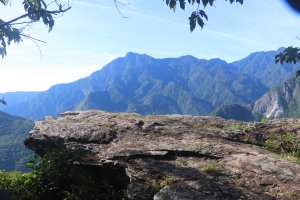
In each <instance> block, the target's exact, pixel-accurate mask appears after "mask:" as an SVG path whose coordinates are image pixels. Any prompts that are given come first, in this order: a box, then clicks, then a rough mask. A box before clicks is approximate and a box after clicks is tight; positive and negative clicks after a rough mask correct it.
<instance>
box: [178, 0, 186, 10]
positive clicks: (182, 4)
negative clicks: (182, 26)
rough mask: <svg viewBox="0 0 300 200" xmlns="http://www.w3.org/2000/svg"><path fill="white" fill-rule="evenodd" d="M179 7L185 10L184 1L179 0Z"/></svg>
mask: <svg viewBox="0 0 300 200" xmlns="http://www.w3.org/2000/svg"><path fill="white" fill-rule="evenodd" d="M179 4H180V8H181V9H182V10H185V1H184V0H179Z"/></svg>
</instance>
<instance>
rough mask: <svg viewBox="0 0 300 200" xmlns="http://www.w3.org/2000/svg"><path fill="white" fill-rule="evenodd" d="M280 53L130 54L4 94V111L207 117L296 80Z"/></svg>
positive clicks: (26, 115)
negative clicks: (67, 78) (235, 57)
mask: <svg viewBox="0 0 300 200" xmlns="http://www.w3.org/2000/svg"><path fill="white" fill-rule="evenodd" d="M278 51H280V50H278ZM278 51H268V52H256V53H253V54H251V55H249V56H248V57H246V58H244V59H241V60H239V61H236V62H232V63H227V62H225V61H223V60H221V59H211V60H205V59H198V58H195V57H193V56H182V57H179V58H164V59H155V58H153V57H151V56H148V55H145V54H137V53H131V52H130V53H127V54H126V56H125V57H121V58H117V59H115V60H113V61H112V62H111V63H109V64H107V65H106V66H104V67H103V68H102V69H101V70H99V71H96V72H94V73H92V74H91V75H90V76H88V77H86V78H82V79H80V80H78V81H74V82H71V83H65V84H58V85H54V86H52V87H51V88H50V89H49V90H47V91H43V92H18V93H4V94H0V95H1V96H4V97H5V98H6V99H7V101H8V104H9V105H8V106H5V107H3V111H5V112H7V113H10V114H12V115H17V116H21V117H24V118H27V119H34V120H37V119H42V118H44V117H45V116H47V115H58V114H59V113H61V112H64V111H66V110H87V109H101V110H106V111H111V112H121V111H124V112H137V113H141V114H153V113H155V114H170V113H176V114H192V115H207V114H209V113H210V112H212V111H213V110H214V109H216V108H218V107H219V106H222V105H226V104H241V105H245V104H250V103H252V102H254V101H256V100H258V99H259V98H260V97H261V96H262V95H264V94H265V93H266V92H267V91H269V90H270V89H271V88H273V87H275V86H277V85H278V84H280V83H281V82H283V81H284V80H286V79H287V78H289V77H291V76H293V74H294V72H295V71H296V70H297V69H298V68H297V65H291V64H286V65H283V66H281V65H279V64H275V62H274V57H275V55H276V54H277V53H278Z"/></svg>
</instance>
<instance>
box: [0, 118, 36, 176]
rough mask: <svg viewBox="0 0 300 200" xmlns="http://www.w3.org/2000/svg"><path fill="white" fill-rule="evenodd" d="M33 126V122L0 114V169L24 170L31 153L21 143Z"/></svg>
mask: <svg viewBox="0 0 300 200" xmlns="http://www.w3.org/2000/svg"><path fill="white" fill-rule="evenodd" d="M33 126H34V123H33V121H29V120H25V119H23V118H20V117H15V116H11V115H9V114H6V113H4V112H0V161H1V162H0V169H5V170H8V171H11V170H25V166H24V164H25V163H26V158H27V157H28V156H30V155H32V152H31V151H30V150H28V149H26V148H25V146H24V144H23V141H24V139H25V136H26V134H27V133H28V132H29V131H30V130H31V129H32V128H33Z"/></svg>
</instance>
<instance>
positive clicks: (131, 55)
mask: <svg viewBox="0 0 300 200" xmlns="http://www.w3.org/2000/svg"><path fill="white" fill-rule="evenodd" d="M124 57H125V58H135V57H148V58H152V57H151V56H149V55H147V54H141V53H135V52H131V51H129V52H127V53H126V55H125V56H124Z"/></svg>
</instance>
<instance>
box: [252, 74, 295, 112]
mask: <svg viewBox="0 0 300 200" xmlns="http://www.w3.org/2000/svg"><path fill="white" fill-rule="evenodd" d="M299 83H300V82H299V80H298V79H296V78H292V79H290V80H288V81H286V82H284V83H282V84H281V85H280V86H278V87H276V88H274V89H272V90H270V91H269V92H267V93H266V94H265V95H263V96H262V97H261V98H260V99H259V100H257V101H256V102H255V103H254V104H253V109H252V112H253V113H259V114H261V115H263V116H265V117H267V118H280V117H300V110H299V108H300V106H299V105H300V104H299V103H300V87H299V86H300V84H299Z"/></svg>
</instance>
